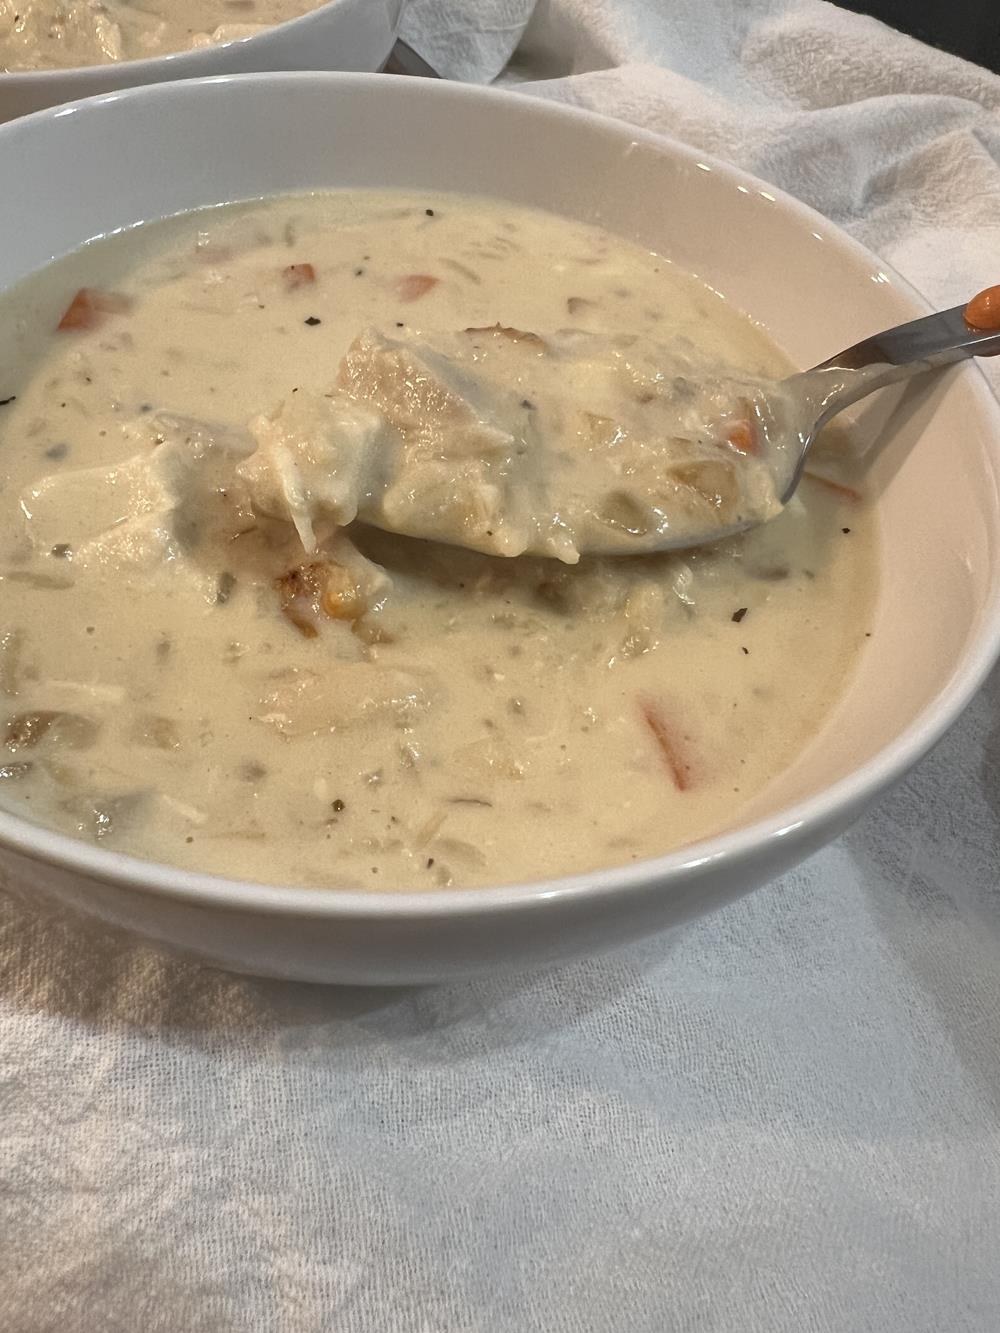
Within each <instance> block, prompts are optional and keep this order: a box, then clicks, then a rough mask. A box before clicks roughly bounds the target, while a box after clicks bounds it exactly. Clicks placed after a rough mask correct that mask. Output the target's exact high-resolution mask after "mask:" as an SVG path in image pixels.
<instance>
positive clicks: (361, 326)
mask: <svg viewBox="0 0 1000 1333" xmlns="http://www.w3.org/2000/svg"><path fill="white" fill-rule="evenodd" d="M0 305H2V311H0V314H2V319H0V353H2V356H0V366H2V367H3V369H2V371H0V403H2V406H0V507H2V519H3V521H2V523H0V598H2V606H3V619H2V622H0V623H2V631H0V702H2V706H3V710H4V712H3V717H2V718H0V721H2V724H3V727H4V731H3V747H4V748H3V751H2V758H0V801H2V802H3V805H4V806H5V807H6V808H7V809H10V810H13V811H16V812H18V813H21V814H25V815H27V816H28V817H29V818H31V819H34V820H35V821H36V822H40V823H43V824H46V825H48V826H51V827H54V828H57V829H60V830H63V831H66V832H69V833H72V834H75V835H78V836H80V837H83V838H87V839H97V840H100V842H101V843H102V845H105V846H107V847H111V848H115V849H119V850H123V851H127V852H131V853H135V854H138V855H140V856H144V857H150V858H156V859H159V860H164V861H167V862H170V863H173V864H176V865H180V866H185V867H190V868H197V869H202V870H209V871H214V872H218V873H221V874H226V875H231V876H239V877H246V878H252V879H258V880H264V881H271V882H280V883H295V884H302V885H341V886H349V887H367V888H373V889H398V888H413V887H421V888H434V887H438V886H442V885H450V884H456V885H469V886H473V885H483V884H489V883H498V882H504V881H513V880H517V879H524V878H537V877H540V876H546V875H556V874H563V873H569V872H573V871H579V870H583V869H588V868H591V867H595V866H603V865H610V864H620V863H624V862H628V861H629V860H633V859H637V858H641V857H645V856H650V855H654V854H656V853H660V852H663V851H666V850H668V849H670V848H672V847H676V846H678V845H681V844H684V843H687V842H691V841H693V840H694V839H696V838H699V837H701V836H703V835H706V834H709V833H712V832H715V831H718V830H720V829H723V828H725V827H727V826H730V825H732V824H734V823H735V822H738V820H739V818H740V812H741V809H742V808H743V807H745V806H746V804H747V803H748V802H749V801H750V800H751V798H753V797H754V796H755V795H757V794H758V793H759V792H760V791H761V790H762V789H763V788H764V787H765V786H766V784H767V783H768V782H769V781H770V780H771V779H773V778H774V777H775V775H776V774H778V773H780V772H781V771H782V770H783V769H785V768H787V766H788V765H789V764H790V763H791V762H792V760H793V759H794V758H795V756H796V754H797V753H798V752H799V751H800V750H801V749H802V748H803V746H804V745H805V744H806V743H807V742H808V741H809V740H810V739H811V738H812V737H813V736H814V735H815V734H816V732H817V730H818V728H819V727H820V725H821V723H822V721H823V719H824V716H825V715H826V714H827V712H828V711H829V709H830V707H831V705H832V704H833V702H835V700H836V699H837V696H838V694H839V692H840V691H841V689H842V687H843V685H844V682H845V679H846V677H847V675H848V673H849V671H850V669H851V666H852V663H853V662H854V660H855V659H856V657H857V655H858V653H859V651H860V649H861V646H862V645H863V643H864V639H865V635H866V632H867V630H868V628H869V616H870V611H871V606H872V601H873V591H874V569H875V555H874V520H873V517H872V514H871V512H870V508H869V506H868V505H867V503H865V502H864V501H863V499H862V498H861V497H860V495H859V493H858V491H857V490H856V489H855V488H854V486H853V485H852V475H851V473H852V464H851V462H850V460H849V458H848V456H847V454H846V452H845V451H844V449H843V447H842V445H841V444H839V443H837V442H834V444H833V445H831V446H829V447H828V448H827V450H826V454H825V456H821V458H820V461H819V462H818V463H817V464H816V467H817V470H818V472H819V473H820V474H821V475H813V476H811V477H807V479H806V480H805V481H804V482H803V485H802V488H801V491H800V494H799V496H797V497H796V499H795V500H794V501H793V502H792V504H791V505H789V507H788V508H787V509H786V510H785V511H784V512H783V513H782V514H781V515H780V516H779V517H777V518H775V519H774V520H773V521H771V522H770V523H768V524H766V525H765V526H763V527H762V528H760V529H758V530H757V531H755V532H752V533H748V534H745V535H744V536H742V537H741V538H738V539H731V540H730V541H729V542H726V543H720V544H718V545H717V546H715V547H713V548H706V549H703V550H700V551H697V552H690V553H686V554H679V555H678V554H674V555H660V556H656V555H644V556H639V557H632V558H627V559H614V558H605V559H596V558H584V559H581V560H580V561H579V563H576V564H572V565H567V564H565V563H561V562H560V561H559V560H558V559H544V558H538V557H532V556H520V557H518V558H508V557H504V556H501V555H494V554H490V553H488V552H480V551H466V550H460V549H457V548H455V547H452V546H447V545H440V544H437V543H434V542H430V541H421V540H416V539H414V538H411V537H405V536H394V535H389V534H386V533H383V532H379V531H377V530H375V529H373V528H370V527H366V526H364V525H363V524H359V523H351V524H350V525H349V526H347V527H346V528H342V527H340V526H338V524H339V523H343V522H346V521H347V519H348V518H349V517H350V515H349V513H347V514H345V513H343V512H341V511H340V510H338V507H337V506H338V504H341V503H343V495H348V496H351V495H353V496H354V497H355V499H356V498H357V495H358V494H362V493H365V487H364V486H357V485H355V484H354V482H353V481H352V476H353V474H352V473H351V470H350V469H351V466H353V463H352V460H356V459H357V457H358V450H357V448H356V444H357V439H358V431H359V429H362V428H367V427H365V425H364V423H365V421H366V420H367V418H366V417H365V414H366V413H367V414H369V415H370V414H371V413H372V412H373V411H374V410H375V408H376V406H377V405H376V404H375V403H374V402H373V399H372V396H371V395H370V394H365V393H362V392H361V391H360V390H359V389H358V385H357V383H355V382H354V380H352V375H351V373H350V361H349V356H348V353H349V349H350V348H352V346H354V347H356V346H357V345H358V339H362V340H364V339H366V338H367V339H369V340H372V339H375V340H380V343H379V345H383V346H384V345H385V344H387V343H389V342H391V343H392V345H393V346H396V347H401V348H403V349H404V350H405V353H406V357H407V358H410V359H411V360H412V358H413V357H415V356H416V357H421V356H425V355H426V353H427V349H432V350H433V351H434V353H435V354H438V353H440V352H441V350H442V349H445V350H447V349H449V348H453V347H454V346H455V341H454V340H455V339H456V338H459V337H464V336H466V335H465V330H467V329H474V330H487V331H490V330H493V329H494V328H495V327H496V326H500V328H504V329H506V328H509V329H516V330H520V331H522V332H526V333H531V334H533V335H534V336H536V337H537V338H539V339H540V340H543V341H550V342H558V341H559V340H560V339H565V338H566V337H567V336H568V334H571V333H579V334H580V335H581V336H582V337H584V338H585V339H586V340H587V346H588V356H591V357H599V349H598V347H597V343H598V342H599V341H600V340H602V339H603V340H606V342H607V346H608V348H609V355H610V354H611V349H612V347H613V345H614V341H615V339H621V338H628V339H636V340H638V342H639V343H641V344H642V346H644V347H646V348H649V347H653V346H659V347H663V348H664V349H667V351H665V353H664V355H667V354H669V355H671V356H680V357H683V358H686V361H687V363H689V364H690V365H691V366H693V367H698V366H702V367H708V368H711V369H712V371H713V373H722V374H724V375H731V376H733V377H735V378H736V379H739V380H741V381H742V382H754V381H759V380H761V379H763V378H767V377H771V376H775V375H780V374H781V373H783V372H784V371H785V370H786V369H787V367H786V365H785V363H784V361H783V359H782V357H781V356H780V354H779V353H778V352H777V351H776V349H775V348H774V347H773V346H772V345H771V344H770V342H769V341H768V339H767V338H766V337H765V335H764V334H763V332H762V331H761V330H760V329H758V328H757V327H756V326H755V325H754V324H753V323H752V322H751V321H750V320H748V319H747V318H746V317H745V316H743V315H742V314H740V313H739V312H738V311H735V310H733V309H732V308H730V307H729V306H727V305H726V303H725V302H724V301H722V300H721V299H720V298H719V297H718V296H717V295H716V294H715V293H714V292H712V291H711V290H710V289H708V288H706V287H704V286H702V285H701V284H700V283H698V282H697V281H695V280H694V279H693V278H692V277H690V276H688V275H686V274H684V273H681V272H678V271H676V270H675V269H674V267H673V266H672V265H671V264H670V263H669V262H668V261H667V260H665V259H663V258H661V257H659V256H657V255H655V254H650V253H648V252H646V251H643V250H640V249H639V248H637V247H633V246H631V245H629V244H627V243H625V242H623V241H621V240H620V239H618V238H615V237H612V236H611V235H609V234H608V233H606V232H603V231H601V230H598V229H596V228H588V227H584V226H582V225H579V224H574V223H570V222H567V221H564V220H560V219H557V218H555V217H552V216H549V215H546V214H542V213H536V212H531V211H527V210H521V209H517V208H514V207H511V206H507V205H501V204H496V203H492V202H489V201H483V200H473V199H464V198H460V197H452V196H437V197H423V196H421V197H420V198H412V197H409V196H401V195H398V194H394V193H352V194H346V193H345V194H327V195H317V196H295V197H283V198H277V199H273V200H267V201H264V202H259V203H253V204H249V205H234V206H230V207H227V208H222V209H214V210H208V211H206V212H203V213H200V214H193V215H187V216H183V217H180V218H176V219H172V220H170V221H167V222H164V223H156V224H152V225H149V226H146V227H142V228H137V229H135V230H133V231H132V232H128V233H125V234H122V235H118V236H115V237H112V238H109V239H107V240H104V241H99V242H95V243H93V244H91V245H89V246H87V247H85V248H84V249H83V250H81V251H80V252H78V253H77V254H75V255H72V256H70V257H68V258H66V259H64V260H61V261H59V262H58V263H56V264H53V265H52V266H50V267H49V268H48V269H47V270H46V271H44V272H43V273H40V274H38V275H36V276H34V277H33V278H31V279H29V280H28V281H27V282H25V283H24V284H22V285H21V286H20V287H19V288H17V289H15V290H14V291H12V292H9V293H7V294H6V295H5V296H3V297H2V298H0ZM60 326H61V327H60ZM477 336H478V335H477ZM488 336H489V337H493V336H494V335H493V333H492V332H490V333H489V334H488ZM505 341H509V340H505ZM345 357H347V358H348V359H347V360H346V361H345ZM408 364H409V362H408ZM563 371H564V366H563V362H562V361H561V360H560V359H559V358H558V357H552V356H549V357H545V356H539V357H537V358H535V359H534V360H532V361H531V364H530V366H529V367H528V368H527V369H525V367H523V366H522V367H520V368H519V369H518V370H517V374H516V375H515V374H513V372H511V373H510V374H509V375H508V379H509V384H510V386H513V387H514V388H515V389H516V392H517V395H518V397H517V403H516V404H515V407H518V408H519V409H520V410H521V411H523V413H524V414H526V415H530V414H531V413H533V412H537V413H539V414H544V413H545V412H546V411H547V410H553V411H554V410H555V409H554V408H552V407H551V404H552V403H559V404H562V405H565V402H566V398H567V391H566V384H567V380H566V377H565V375H564V373H563ZM448 373H449V371H448V368H447V366H445V367H444V369H443V370H442V374H444V375H447V374H448ZM524 377H528V378H524ZM404 378H405V377H404ZM412 378H413V377H412V375H411V380H412ZM599 378H600V377H598V380H595V388H594V394H595V399H594V401H591V399H590V398H589V397H588V388H587V383H586V378H585V377H584V378H573V377H572V376H571V377H570V379H569V381H568V382H569V383H570V386H571V389H572V394H571V396H572V397H575V398H578V399H579V402H578V403H577V406H578V407H579V409H580V411H581V412H583V413H591V414H592V415H595V416H599V417H601V418H604V419H611V420H613V417H614V411H615V408H616V404H615V403H614V402H613V401H610V400H609V397H608V387H607V383H605V382H603V381H601V382H598V381H599ZM529 379H530V386H531V388H530V392H531V395H532V396H531V397H530V398H529V397H528V395H527V392H526V391H525V389H524V386H525V384H526V383H528V382H529ZM425 380H426V377H425ZM422 383H423V384H424V388H426V382H425V381H422ZM432 387H433V385H432ZM453 387H454V386H453ZM422 391H423V390H422ZM345 394H346V398H345ZM352 395H353V396H352ZM418 397H419V395H418ZM522 400H523V401H525V402H527V404H528V405H527V406H524V407H523V408H521V407H520V404H521V402H522ZM420 401H421V402H423V401H424V400H423V399H420ZM449 401H450V400H449ZM456 401H458V402H459V406H460V407H461V406H462V404H463V403H464V400H463V399H461V397H459V398H458V399H457V400H456ZM547 405H548V406H547ZM421 410H423V409H421ZM505 410H506V409H505ZM560 410H562V408H560ZM631 410H632V408H631V407H627V405H625V404H622V405H621V411H622V412H626V411H631ZM609 414H610V415H609ZM476 419H477V421H478V422H479V423H480V425H481V426H482V424H483V422H484V421H485V424H486V426H487V427H489V428H490V429H496V430H498V431H499V430H501V429H502V430H503V431H505V432H506V433H507V435H510V433H511V430H513V429H514V428H513V427H511V426H510V422H509V421H508V420H507V419H506V418H504V419H503V420H502V421H500V420H497V421H493V420H492V418H490V417H489V411H488V410H487V409H486V408H483V406H482V404H480V405H479V408H478V409H477V418H476ZM359 421H360V422H361V426H359ZM418 424H419V423H418ZM414 428H415V427H414ZM581 430H582V431H583V433H584V435H586V429H585V428H584V427H581ZM518 438H525V439H527V438H528V436H527V435H523V436H518ZM580 438H581V444H580V447H587V448H592V447H594V441H593V439H590V438H587V439H584V438H583V436H581V437H580ZM289 442H291V444H290V443H289ZM292 445H294V449H293V448H292ZM563 445H564V446H565V447H572V440H570V441H569V443H568V444H567V441H566V440H564V441H563ZM479 452H481V451H479ZM473 454H474V455H476V454H477V451H476V450H473ZM457 456H458V455H457V453H456V451H455V450H454V449H453V450H452V453H451V454H449V455H448V457H447V458H446V460H445V461H446V463H447V468H446V476H447V475H451V473H449V472H448V471H447V469H452V470H453V471H454V469H455V468H456V463H455V458H456V457H457ZM477 456H478V455H477ZM306 464H308V467H309V468H311V469H312V470H311V472H309V474H308V478H307V480H305V481H304V480H303V478H304V477H305V476H306V471H305V469H306ZM455 475H457V473H456V474H455ZM457 486H458V482H456V483H455V488H457ZM338 487H339V488H340V489H339V490H338ZM369 490H370V487H369ZM448 491H449V487H448V485H447V484H444V492H446V493H447V492H448ZM446 499H447V495H446ZM427 503H429V502H427Z"/></svg>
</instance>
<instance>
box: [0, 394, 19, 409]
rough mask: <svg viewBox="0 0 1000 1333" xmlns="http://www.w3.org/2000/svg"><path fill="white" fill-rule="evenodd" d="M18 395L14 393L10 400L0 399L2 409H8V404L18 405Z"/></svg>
mask: <svg viewBox="0 0 1000 1333" xmlns="http://www.w3.org/2000/svg"><path fill="white" fill-rule="evenodd" d="M16 402H17V394H16V393H12V394H11V395H10V397H9V398H0V407H6V406H7V404H8V403H16Z"/></svg>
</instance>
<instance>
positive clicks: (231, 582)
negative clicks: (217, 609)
mask: <svg viewBox="0 0 1000 1333" xmlns="http://www.w3.org/2000/svg"><path fill="white" fill-rule="evenodd" d="M235 587H236V575H235V574H230V572H229V570H228V569H224V570H223V571H222V573H221V574H220V575H219V581H218V583H217V584H216V585H215V604H216V606H225V604H226V603H227V602H228V601H229V599H230V597H232V595H233V589H234V588H235Z"/></svg>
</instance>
